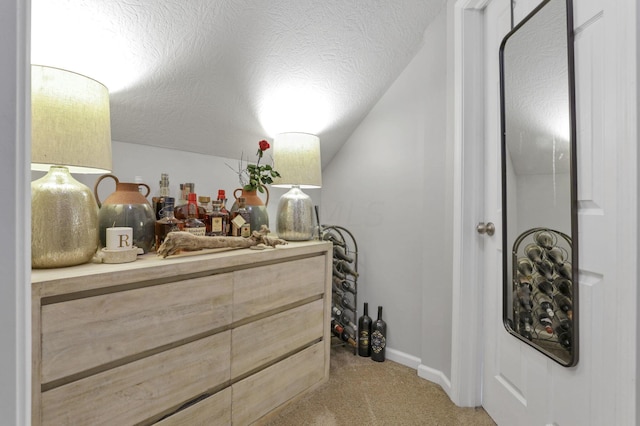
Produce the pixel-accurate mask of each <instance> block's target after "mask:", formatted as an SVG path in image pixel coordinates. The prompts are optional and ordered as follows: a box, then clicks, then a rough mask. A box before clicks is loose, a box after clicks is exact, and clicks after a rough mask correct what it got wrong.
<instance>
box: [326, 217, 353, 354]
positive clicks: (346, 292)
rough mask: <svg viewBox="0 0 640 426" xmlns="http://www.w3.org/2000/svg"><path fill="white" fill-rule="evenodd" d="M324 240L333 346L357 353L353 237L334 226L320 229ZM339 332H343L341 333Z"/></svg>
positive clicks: (339, 227)
mask: <svg viewBox="0 0 640 426" xmlns="http://www.w3.org/2000/svg"><path fill="white" fill-rule="evenodd" d="M320 235H321V237H322V239H323V240H325V241H331V242H332V243H333V273H332V277H331V281H332V283H331V287H332V291H331V320H332V321H331V323H332V325H335V324H338V325H339V327H337V330H335V329H334V330H332V336H333V338H334V339H333V340H334V341H335V342H338V343H336V345H341V346H345V347H349V348H351V349H353V354H354V355H355V354H356V352H357V341H358V337H357V336H358V326H357V324H358V275H359V274H358V245H357V243H356V240H355V238H354V237H353V234H352V233H351V232H349V230H347V229H346V228H344V227H342V226H337V225H322V226H321V229H320ZM340 330H342V331H340Z"/></svg>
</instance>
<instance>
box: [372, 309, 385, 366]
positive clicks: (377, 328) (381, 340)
mask: <svg viewBox="0 0 640 426" xmlns="http://www.w3.org/2000/svg"><path fill="white" fill-rule="evenodd" d="M386 346H387V323H386V322H384V321H383V320H382V306H378V319H377V320H376V322H375V323H374V324H373V325H372V327H371V359H372V360H374V361H378V362H382V361H384V352H385V350H384V349H385V347H386Z"/></svg>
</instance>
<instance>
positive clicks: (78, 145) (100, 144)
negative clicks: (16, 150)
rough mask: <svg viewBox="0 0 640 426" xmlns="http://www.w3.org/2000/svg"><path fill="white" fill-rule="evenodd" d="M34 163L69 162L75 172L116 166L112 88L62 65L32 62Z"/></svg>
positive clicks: (43, 168)
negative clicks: (114, 162) (112, 146)
mask: <svg viewBox="0 0 640 426" xmlns="http://www.w3.org/2000/svg"><path fill="white" fill-rule="evenodd" d="M31 115H32V119H31V169H32V170H41V171H47V170H49V166H52V165H58V166H66V167H68V169H69V171H70V172H72V173H108V172H110V171H111V119H110V115H109V91H108V90H107V88H106V87H105V86H104V85H102V84H101V83H99V82H97V81H95V80H93V79H91V78H89V77H85V76H84V75H81V74H76V73H74V72H71V71H66V70H62V69H59V68H51V67H45V66H40V65H32V67H31Z"/></svg>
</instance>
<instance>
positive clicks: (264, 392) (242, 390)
mask: <svg viewBox="0 0 640 426" xmlns="http://www.w3.org/2000/svg"><path fill="white" fill-rule="evenodd" d="M324 356H325V345H324V343H323V342H320V343H316V344H315V345H313V346H310V347H309V348H307V349H305V350H303V351H301V352H298V353H297V354H295V355H293V356H291V357H290V358H287V359H285V360H283V361H281V362H279V363H277V364H274V365H272V366H271V367H269V368H266V369H264V370H262V371H261V372H259V373H256V374H254V375H252V376H250V377H247V378H246V379H244V380H240V381H239V382H237V383H235V384H234V385H233V386H232V390H233V397H232V404H231V406H232V411H231V418H232V421H233V424H234V425H247V424H250V423H252V422H254V421H256V420H257V419H259V418H260V417H262V416H264V415H265V414H267V413H268V412H270V411H271V410H273V409H275V408H276V407H278V406H280V405H282V404H283V403H285V402H287V401H288V400H290V399H291V398H293V397H295V396H297V395H298V394H300V393H302V392H304V391H306V390H307V389H309V388H310V387H311V386H312V385H314V384H316V383H318V382H320V381H322V379H323V377H324V372H325V365H324V363H325V361H326V362H328V360H325V358H324Z"/></svg>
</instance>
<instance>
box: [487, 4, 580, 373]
mask: <svg viewBox="0 0 640 426" xmlns="http://www.w3.org/2000/svg"><path fill="white" fill-rule="evenodd" d="M551 1H565V3H566V18H567V19H566V21H567V23H566V25H567V26H566V31H567V59H568V68H567V70H568V79H569V81H568V86H569V93H568V96H569V120H570V125H569V129H570V141H569V146H570V158H569V164H570V196H571V213H570V215H571V218H570V220H571V263H572V265H571V266H572V271H571V275H572V290H573V293H572V298H573V316H572V321H573V324H572V327H573V329H572V341H573V344H572V351H571V358H570V359H569V360H568V361H565V360H563V359H562V358H559V357H558V356H556V355H555V354H553V353H551V352H549V351H547V350H546V349H544V348H542V347H541V346H539V345H537V344H535V343H533V342H532V341H529V340H528V339H526V338H525V337H523V336H521V335H520V334H519V333H517V332H515V331H514V330H513V328H512V327H511V326H510V324H509V321H508V318H509V316H508V306H509V302H510V300H509V296H510V295H513V292H512V291H509V289H510V287H511V286H512V283H511V278H510V277H509V272H508V264H509V262H512V257H513V251H512V248H511V246H510V244H509V242H508V241H507V239H508V236H507V225H508V224H507V203H506V199H507V185H506V178H507V162H506V155H507V135H506V123H505V122H506V120H505V115H506V111H505V93H504V92H505V79H504V77H505V76H504V49H505V46H506V43H507V41H508V40H509V38H510V37H511V36H512V35H514V34H515V33H516V32H517V31H518V30H519V29H520V28H521V27H522V26H523V25H525V24H526V23H527V22H528V21H529V20H530V19H531V18H532V17H533V16H534V15H535V14H536V13H538V12H539V11H540V10H541V9H542V8H544V7H545V6H546V5H547V4H548V3H549V2H551ZM500 121H501V123H500V126H501V127H500V130H501V163H502V170H501V173H502V250H503V279H502V283H503V292H502V295H503V300H502V307H503V312H502V319H503V324H504V327H505V329H506V330H507V332H508V333H509V334H511V335H512V336H514V337H516V338H517V339H519V340H521V341H523V342H524V343H526V344H528V345H530V346H531V347H533V348H534V349H536V350H538V351H539V352H541V353H542V354H544V355H545V356H548V357H549V358H551V359H552V360H554V361H555V362H557V363H558V364H560V365H562V366H564V367H573V366H575V365H576V364H577V363H578V358H579V357H578V355H579V343H580V340H579V337H578V335H579V334H578V331H579V327H578V325H579V315H578V311H579V309H578V299H579V295H578V287H579V284H578V269H579V268H578V201H577V200H578V191H577V151H576V145H577V144H576V133H577V132H576V95H575V63H574V32H573V3H572V0H544V1H543V2H542V3H540V5H538V6H537V7H536V8H535V9H534V10H533V11H532V12H531V13H530V14H529V15H527V17H526V18H524V19H523V20H522V21H521V22H520V23H519V24H518V25H516V26H515V27H514V28H513V29H512V30H511V31H510V32H509V33H508V34H507V35H506V36H505V37H504V39H503V40H502V43H501V45H500Z"/></svg>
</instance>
